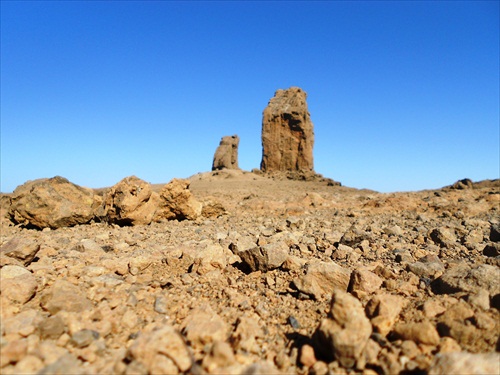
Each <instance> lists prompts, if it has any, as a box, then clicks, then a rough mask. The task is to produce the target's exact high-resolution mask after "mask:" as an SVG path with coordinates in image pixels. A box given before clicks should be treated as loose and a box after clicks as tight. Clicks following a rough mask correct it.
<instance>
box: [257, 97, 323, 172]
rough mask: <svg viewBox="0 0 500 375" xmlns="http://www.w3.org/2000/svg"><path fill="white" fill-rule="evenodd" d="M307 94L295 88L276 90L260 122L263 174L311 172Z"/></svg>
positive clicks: (311, 153) (311, 159) (311, 140)
mask: <svg viewBox="0 0 500 375" xmlns="http://www.w3.org/2000/svg"><path fill="white" fill-rule="evenodd" d="M306 97H307V94H306V93H305V92H304V91H303V90H302V89H300V88H298V87H291V88H289V89H288V90H278V91H276V93H275V94H274V98H272V99H271V100H270V101H269V104H268V106H267V107H266V109H264V113H263V118H262V162H261V164H260V169H261V170H262V171H263V172H274V171H282V172H285V171H312V170H313V169H314V166H313V145H314V132H313V124H312V122H311V119H310V115H309V112H308V109H307V103H306Z"/></svg>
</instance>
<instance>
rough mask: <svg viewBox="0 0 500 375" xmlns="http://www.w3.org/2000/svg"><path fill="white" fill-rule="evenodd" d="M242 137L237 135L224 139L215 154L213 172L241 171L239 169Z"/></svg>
mask: <svg viewBox="0 0 500 375" xmlns="http://www.w3.org/2000/svg"><path fill="white" fill-rule="evenodd" d="M239 143H240V137H238V136H237V135H232V136H226V137H222V139H221V141H220V144H219V147H217V150H216V151H215V154H214V161H213V163H212V170H213V171H215V170H218V169H224V168H226V169H239V167H238V145H239Z"/></svg>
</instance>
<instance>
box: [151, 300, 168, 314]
mask: <svg viewBox="0 0 500 375" xmlns="http://www.w3.org/2000/svg"><path fill="white" fill-rule="evenodd" d="M154 309H155V311H156V312H157V313H160V314H166V313H168V300H167V298H166V297H165V296H157V297H156V298H155V306H154Z"/></svg>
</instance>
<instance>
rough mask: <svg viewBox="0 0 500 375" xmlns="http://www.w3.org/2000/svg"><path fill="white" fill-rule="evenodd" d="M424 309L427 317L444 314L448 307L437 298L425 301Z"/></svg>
mask: <svg viewBox="0 0 500 375" xmlns="http://www.w3.org/2000/svg"><path fill="white" fill-rule="evenodd" d="M422 310H423V312H424V315H425V316H426V317H427V318H434V317H435V316H437V315H439V314H442V313H444V312H445V311H446V308H445V307H444V306H443V305H442V304H441V303H440V302H438V301H436V300H433V299H431V300H428V301H425V302H424V304H423V306H422Z"/></svg>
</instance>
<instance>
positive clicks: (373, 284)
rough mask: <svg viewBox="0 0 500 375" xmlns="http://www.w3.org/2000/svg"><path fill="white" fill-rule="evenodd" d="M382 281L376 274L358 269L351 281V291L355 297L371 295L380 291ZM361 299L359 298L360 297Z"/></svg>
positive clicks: (352, 275)
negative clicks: (364, 294)
mask: <svg viewBox="0 0 500 375" xmlns="http://www.w3.org/2000/svg"><path fill="white" fill-rule="evenodd" d="M381 285H382V279H381V278H380V277H378V276H377V275H376V274H375V273H373V272H371V271H369V270H367V269H357V270H354V271H353V272H352V274H351V281H350V283H349V291H350V292H351V293H353V294H354V295H355V296H358V294H360V295H361V294H363V293H367V294H371V293H373V292H375V291H376V290H378V289H380V286H381ZM358 297H359V296H358Z"/></svg>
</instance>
